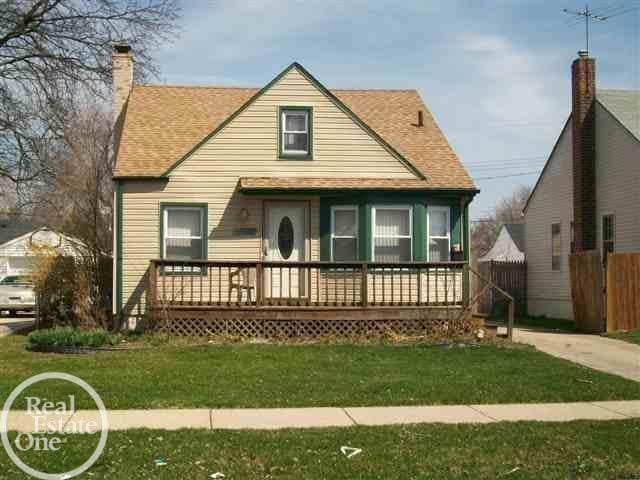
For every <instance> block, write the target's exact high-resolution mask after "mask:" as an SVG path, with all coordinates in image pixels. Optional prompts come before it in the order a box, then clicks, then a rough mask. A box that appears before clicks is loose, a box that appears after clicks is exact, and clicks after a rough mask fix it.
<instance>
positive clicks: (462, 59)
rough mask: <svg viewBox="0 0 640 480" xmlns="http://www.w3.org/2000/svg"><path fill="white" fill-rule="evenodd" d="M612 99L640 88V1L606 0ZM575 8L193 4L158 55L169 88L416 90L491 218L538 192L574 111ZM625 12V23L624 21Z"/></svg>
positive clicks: (279, 1)
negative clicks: (306, 81)
mask: <svg viewBox="0 0 640 480" xmlns="http://www.w3.org/2000/svg"><path fill="white" fill-rule="evenodd" d="M589 6H590V8H592V9H593V10H594V11H595V12H596V13H598V12H601V13H603V14H605V15H606V14H607V13H610V14H611V18H610V19H608V20H607V21H605V22H596V24H594V25H593V28H592V35H591V48H590V50H591V54H592V56H594V57H595V58H596V59H597V78H598V87H599V88H622V89H640V61H639V57H640V33H639V32H640V0H623V1H620V0H618V1H613V0H594V1H593V2H591V3H590V5H589ZM563 8H569V9H574V10H580V9H584V2H582V1H575V0H565V1H556V0H551V1H527V0H521V1H519V0H511V1H491V2H489V1H486V2H484V1H477V0H473V1H471V0H469V1H429V0H422V1H412V0H404V1H402V2H399V1H388V2H387V1H368V2H367V1H359V0H349V1H347V0H344V1H337V0H319V1H316V0H304V1H302V0H265V1H254V0H248V1H242V0H235V1H208V2H206V1H203V0H199V1H191V0H190V1H188V2H185V11H184V14H185V15H184V19H183V29H184V33H183V35H182V36H181V37H180V38H179V39H178V40H177V41H176V42H174V43H173V44H171V45H169V46H166V47H164V48H163V49H162V50H161V52H160V55H159V62H160V66H161V70H162V76H161V81H162V82H165V83H169V84H204V85H207V84H223V85H240V86H263V85H264V84H265V83H267V82H268V81H269V80H271V79H272V78H273V77H274V76H275V75H277V74H278V73H279V72H280V71H281V70H282V69H283V68H284V67H286V66H287V65H289V64H290V63H291V62H292V61H294V60H295V61H298V62H300V63H301V64H302V65H304V66H305V67H306V68H307V69H308V70H309V71H310V72H311V73H312V74H313V75H314V76H315V77H316V78H318V80H320V81H321V82H322V83H323V84H324V85H325V86H327V87H329V88H339V87H342V88H415V89H417V90H418V91H419V93H420V95H421V96H422V98H423V100H424V101H425V103H426V104H427V106H428V108H429V109H430V110H431V112H432V114H433V115H434V116H435V118H436V121H437V122H438V123H439V125H440V127H441V128H442V130H443V131H444V133H445V135H446V136H447V138H448V140H449V142H450V143H451V145H452V146H453V148H454V150H455V151H456V153H457V154H458V156H459V157H460V159H461V160H462V162H463V163H464V164H465V165H466V166H467V168H468V170H469V172H470V173H471V176H472V177H474V179H476V180H475V181H476V185H477V186H478V187H479V188H480V190H481V193H480V195H479V196H478V197H476V199H475V200H474V203H473V204H472V212H471V217H472V219H473V218H478V217H480V216H481V215H482V213H483V212H485V211H487V210H488V209H490V208H491V207H492V206H493V205H494V204H495V202H496V201H497V200H498V199H499V198H500V197H501V196H503V195H507V194H509V193H510V192H511V191H512V190H513V188H514V187H516V186H517V185H519V184H533V183H535V181H536V178H537V176H538V175H537V173H532V174H528V175H520V176H510V177H504V178H499V179H483V178H485V177H495V176H503V175H513V174H522V173H529V172H539V171H540V169H541V168H542V166H543V165H544V163H545V161H546V158H547V157H548V155H549V152H550V151H551V148H552V147H553V144H554V143H555V141H556V139H557V137H558V135H559V133H560V129H561V127H562V125H563V124H564V122H565V120H566V118H567V115H568V114H569V110H570V76H569V71H570V64H571V61H572V60H573V59H574V58H575V56H576V52H577V50H578V49H580V48H583V47H584V42H585V38H584V37H585V34H584V22H580V23H579V24H578V22H577V21H576V19H575V18H574V17H571V16H569V15H567V14H565V13H563V12H562V9H563ZM616 14H618V15H616Z"/></svg>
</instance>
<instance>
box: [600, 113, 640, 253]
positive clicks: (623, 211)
mask: <svg viewBox="0 0 640 480" xmlns="http://www.w3.org/2000/svg"><path fill="white" fill-rule="evenodd" d="M596 125H597V130H596V158H597V163H596V192H597V194H596V219H597V222H596V232H597V237H596V238H597V245H598V249H601V248H602V216H603V215H606V214H609V213H613V214H615V250H616V251H618V252H638V251H640V202H639V201H638V195H639V194H640V142H639V141H638V140H637V139H636V138H635V137H634V136H633V135H632V134H631V133H630V132H629V131H627V130H626V129H625V128H624V127H623V126H622V125H620V123H619V122H618V121H617V120H616V119H615V118H614V117H612V115H611V114H610V113H609V112H608V111H607V110H605V108H604V107H603V106H602V105H600V103H598V102H596Z"/></svg>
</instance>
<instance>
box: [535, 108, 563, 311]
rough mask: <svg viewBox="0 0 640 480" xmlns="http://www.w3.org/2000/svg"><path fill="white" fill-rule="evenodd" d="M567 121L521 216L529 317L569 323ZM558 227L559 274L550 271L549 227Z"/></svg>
mask: <svg viewBox="0 0 640 480" xmlns="http://www.w3.org/2000/svg"><path fill="white" fill-rule="evenodd" d="M572 163H573V161H572V146H571V121H569V122H567V124H566V126H565V128H564V130H563V131H562V133H561V135H560V138H559V140H558V143H557V145H556V147H555V149H554V151H553V153H552V155H551V157H550V159H549V162H548V165H547V167H546V169H545V171H544V173H543V174H542V177H541V178H540V181H539V183H538V186H537V187H536V190H535V192H534V194H533V197H532V198H531V200H530V202H529V206H528V208H527V211H526V213H525V249H526V259H527V306H528V311H529V314H531V315H546V316H548V317H553V318H569V319H573V308H572V304H571V284H570V275H569V253H570V249H571V245H570V242H571V239H570V225H571V220H572V219H573V180H572V178H573V177H572ZM554 223H559V224H560V236H561V252H562V255H561V263H560V270H559V271H553V270H552V269H551V225H552V224H554Z"/></svg>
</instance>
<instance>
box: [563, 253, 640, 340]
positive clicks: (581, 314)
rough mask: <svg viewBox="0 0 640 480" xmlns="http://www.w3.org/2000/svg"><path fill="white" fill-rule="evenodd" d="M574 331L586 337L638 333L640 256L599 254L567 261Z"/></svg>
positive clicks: (584, 255)
mask: <svg viewBox="0 0 640 480" xmlns="http://www.w3.org/2000/svg"><path fill="white" fill-rule="evenodd" d="M569 265H570V267H571V297H572V301H573V315H574V318H575V322H576V327H577V328H578V330H579V331H581V332H585V333H602V332H605V331H607V332H614V331H616V330H635V329H640V253H610V254H609V255H608V256H607V262H606V267H604V268H603V264H602V258H601V256H600V252H599V251H596V250H593V251H588V252H581V253H576V254H574V255H571V256H570V257H569Z"/></svg>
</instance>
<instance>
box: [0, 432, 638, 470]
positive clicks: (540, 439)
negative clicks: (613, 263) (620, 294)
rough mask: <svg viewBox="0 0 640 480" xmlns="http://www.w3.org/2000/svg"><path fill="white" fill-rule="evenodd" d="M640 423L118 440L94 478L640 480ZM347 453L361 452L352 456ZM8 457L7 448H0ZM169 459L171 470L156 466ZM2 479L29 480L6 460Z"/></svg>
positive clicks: (74, 447) (32, 459) (65, 454)
mask: <svg viewBox="0 0 640 480" xmlns="http://www.w3.org/2000/svg"><path fill="white" fill-rule="evenodd" d="M638 438H640V421H639V420H625V421H607V422H587V421H580V422H571V423H536V422H520V423H501V424H491V425H412V426H403V427H354V428H345V429H322V430H284V431H271V432H268V431H236V432H232V431H215V432H210V431H187V430H181V431H174V432H167V431H152V430H135V431H128V432H112V433H110V434H109V440H108V442H107V448H106V450H105V452H104V454H103V456H102V457H101V458H100V459H99V460H98V462H97V463H96V464H95V465H94V466H93V467H92V468H91V470H90V473H91V475H90V476H89V475H88V474H84V475H83V476H81V477H79V478H113V479H118V478H127V479H142V478H145V479H146V478H153V479H158V480H161V479H176V478H190V479H206V478H209V476H210V475H211V474H213V473H215V472H222V473H223V474H224V475H225V478H226V479H243V480H250V479H269V478H271V479H305V480H314V479H317V480H324V479H349V480H351V479H372V480H373V479H375V480H378V479H385V480H393V479H398V480H406V479H414V480H415V479H431V478H437V479H460V478H463V479H470V480H471V479H473V480H476V479H491V480H494V479H498V478H506V479H509V480H523V479H530V480H546V479H549V480H550V479H553V480H556V479H603V480H604V479H607V480H608V479H632V478H640V442H638ZM341 446H351V447H357V448H361V449H362V453H360V454H359V455H357V456H354V457H352V458H346V457H345V456H344V455H343V454H342V453H340V447H341ZM92 448H93V444H92V443H90V442H87V441H84V439H82V438H78V437H77V436H76V437H73V438H70V439H69V443H68V444H65V445H64V450H63V451H62V452H56V454H54V455H51V454H43V453H42V452H30V453H29V454H27V455H26V456H25V454H22V453H21V455H20V456H21V458H23V459H26V460H27V462H28V463H29V464H30V465H33V466H35V467H41V468H44V467H46V468H48V469H49V470H48V471H52V470H55V471H58V472H61V471H64V470H66V469H69V468H70V467H72V466H77V465H79V464H80V463H82V462H83V461H84V460H86V459H87V458H88V456H89V455H90V453H91V451H92ZM0 450H2V449H0ZM158 457H164V458H165V459H166V461H167V465H165V466H156V465H154V459H156V458H158ZM0 478H2V479H5V478H7V479H8V478H11V479H14V478H28V477H26V476H25V475H23V474H21V472H20V471H19V470H18V469H17V468H16V467H15V466H13V464H11V463H10V462H9V461H8V459H7V457H6V454H5V453H4V451H1V452H0Z"/></svg>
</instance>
